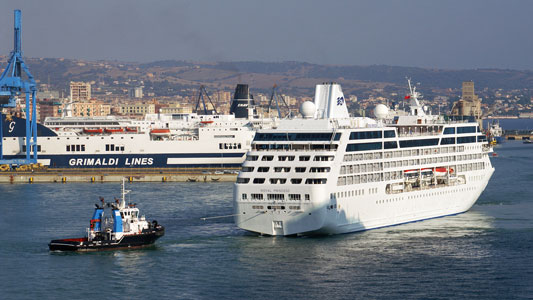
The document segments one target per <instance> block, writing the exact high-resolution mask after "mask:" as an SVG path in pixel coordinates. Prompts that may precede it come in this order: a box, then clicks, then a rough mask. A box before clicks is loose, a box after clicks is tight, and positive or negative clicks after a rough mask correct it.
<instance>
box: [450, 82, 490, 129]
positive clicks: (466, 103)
mask: <svg viewBox="0 0 533 300" xmlns="http://www.w3.org/2000/svg"><path fill="white" fill-rule="evenodd" d="M481 101H482V99H481V98H479V97H478V96H477V95H476V94H475V92H474V82H473V81H463V94H462V97H461V99H460V100H459V101H457V102H455V103H454V104H453V106H452V111H451V114H450V115H451V116H452V117H473V118H474V119H475V120H477V121H478V122H479V123H480V126H482V122H480V120H481V115H482V111H481Z"/></svg>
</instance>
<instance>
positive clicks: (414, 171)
mask: <svg viewBox="0 0 533 300" xmlns="http://www.w3.org/2000/svg"><path fill="white" fill-rule="evenodd" d="M403 173H404V174H418V170H405V171H403Z"/></svg>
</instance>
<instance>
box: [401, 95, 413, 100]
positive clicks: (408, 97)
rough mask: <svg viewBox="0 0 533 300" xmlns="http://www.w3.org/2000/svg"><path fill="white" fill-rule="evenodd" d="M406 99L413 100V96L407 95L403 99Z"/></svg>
mask: <svg viewBox="0 0 533 300" xmlns="http://www.w3.org/2000/svg"><path fill="white" fill-rule="evenodd" d="M403 98H404V99H411V95H407V96H405V97H403Z"/></svg>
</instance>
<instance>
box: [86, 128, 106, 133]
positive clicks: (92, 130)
mask: <svg viewBox="0 0 533 300" xmlns="http://www.w3.org/2000/svg"><path fill="white" fill-rule="evenodd" d="M83 132H85V133H102V132H104V130H103V129H102V128H84V129H83Z"/></svg>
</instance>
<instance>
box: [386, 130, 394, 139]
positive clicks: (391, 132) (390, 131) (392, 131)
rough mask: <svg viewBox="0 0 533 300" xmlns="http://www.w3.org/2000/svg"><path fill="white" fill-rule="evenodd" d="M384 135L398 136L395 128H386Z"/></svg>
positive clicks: (389, 136) (388, 136)
mask: <svg viewBox="0 0 533 300" xmlns="http://www.w3.org/2000/svg"><path fill="white" fill-rule="evenodd" d="M384 137H385V138H394V137H396V132H394V130H385V131H384Z"/></svg>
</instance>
